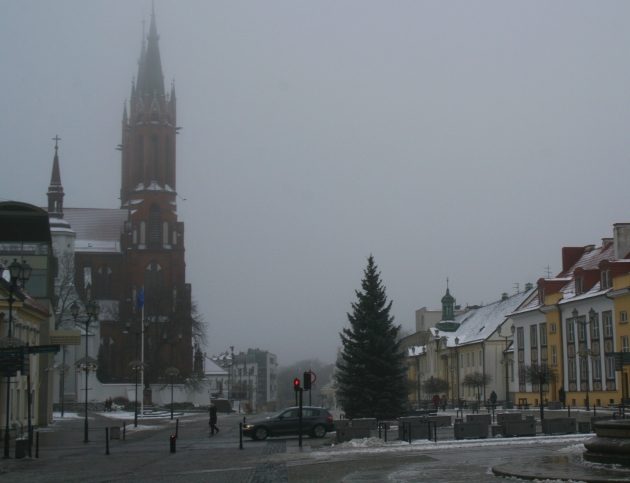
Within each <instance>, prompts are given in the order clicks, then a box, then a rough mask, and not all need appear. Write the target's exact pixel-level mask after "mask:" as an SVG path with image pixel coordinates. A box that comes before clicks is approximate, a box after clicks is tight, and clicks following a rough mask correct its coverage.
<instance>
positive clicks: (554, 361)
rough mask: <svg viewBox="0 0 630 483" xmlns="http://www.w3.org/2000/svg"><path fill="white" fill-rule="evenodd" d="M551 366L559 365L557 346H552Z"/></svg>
mask: <svg viewBox="0 0 630 483" xmlns="http://www.w3.org/2000/svg"><path fill="white" fill-rule="evenodd" d="M551 365H552V366H557V365H558V348H557V347H556V346H555V345H552V346H551Z"/></svg>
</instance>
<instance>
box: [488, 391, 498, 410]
mask: <svg viewBox="0 0 630 483" xmlns="http://www.w3.org/2000/svg"><path fill="white" fill-rule="evenodd" d="M490 404H492V407H493V408H496V407H497V393H496V392H494V391H492V392H491V393H490Z"/></svg>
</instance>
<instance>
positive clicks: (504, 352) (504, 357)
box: [497, 325, 516, 406]
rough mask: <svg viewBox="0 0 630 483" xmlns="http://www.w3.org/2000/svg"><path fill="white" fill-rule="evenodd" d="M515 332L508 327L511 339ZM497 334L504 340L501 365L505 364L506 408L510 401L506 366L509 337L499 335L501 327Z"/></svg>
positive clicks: (513, 328)
mask: <svg viewBox="0 0 630 483" xmlns="http://www.w3.org/2000/svg"><path fill="white" fill-rule="evenodd" d="M515 331H516V327H514V326H513V325H512V326H511V327H510V332H511V333H512V334H511V335H512V337H514V332H515ZM497 334H498V336H499V337H503V339H505V349H504V351H503V363H504V364H505V404H506V406H507V404H508V400H509V399H510V373H509V367H508V366H509V364H508V353H507V351H508V339H509V338H510V336H509V335H502V334H501V327H499V329H498V330H497Z"/></svg>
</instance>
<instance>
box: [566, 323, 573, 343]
mask: <svg viewBox="0 0 630 483" xmlns="http://www.w3.org/2000/svg"><path fill="white" fill-rule="evenodd" d="M567 342H570V343H572V342H575V325H574V324H573V319H572V318H571V319H567Z"/></svg>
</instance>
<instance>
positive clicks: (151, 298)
mask: <svg viewBox="0 0 630 483" xmlns="http://www.w3.org/2000/svg"><path fill="white" fill-rule="evenodd" d="M162 278H163V270H162V267H161V266H160V264H159V263H157V262H156V261H155V260H154V261H152V262H150V263H149V264H148V265H147V266H146V269H145V271H144V311H145V314H147V315H149V316H158V315H162V314H163V312H164V310H163V307H162V305H163V301H164V300H165V299H166V301H167V303H168V295H167V294H168V292H167V294H164V293H163V291H164V286H163V281H162ZM165 295H166V297H165ZM167 310H168V309H167Z"/></svg>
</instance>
